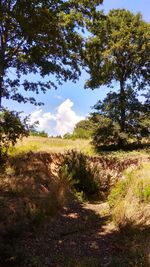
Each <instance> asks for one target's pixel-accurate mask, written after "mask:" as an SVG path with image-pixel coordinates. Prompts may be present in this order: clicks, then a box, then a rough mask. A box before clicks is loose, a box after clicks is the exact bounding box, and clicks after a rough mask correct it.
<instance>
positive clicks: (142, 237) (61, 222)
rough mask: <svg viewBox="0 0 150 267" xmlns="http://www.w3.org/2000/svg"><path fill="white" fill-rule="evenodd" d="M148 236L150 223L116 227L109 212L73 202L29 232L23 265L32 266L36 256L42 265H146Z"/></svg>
mask: <svg viewBox="0 0 150 267" xmlns="http://www.w3.org/2000/svg"><path fill="white" fill-rule="evenodd" d="M149 240H150V228H149V227H145V228H143V227H140V226H137V227H134V226H133V225H131V224H128V226H126V227H124V228H122V229H120V230H118V229H116V228H115V227H114V228H112V227H111V223H110V217H109V216H107V215H106V216H99V215H98V214H97V213H95V211H94V210H91V209H88V208H86V207H85V206H84V205H82V204H80V203H78V202H73V203H72V204H71V205H69V206H67V207H65V208H64V209H63V210H62V212H61V213H60V214H59V215H58V216H57V217H55V218H54V219H53V220H52V221H49V222H47V224H46V225H45V227H42V228H41V229H40V230H39V233H38V234H37V233H34V234H31V233H30V234H29V235H28V237H27V238H26V241H25V243H24V246H25V247H26V248H27V250H26V262H25V265H23V266H34V265H33V262H34V261H35V260H36V261H37V265H36V266H43V267H44V266H45V267H46V266H48V267H56V266H57V267H88V266H91V267H95V266H96V267H97V266H99V267H101V266H102V267H104V266H110V267H119V266H120V267H128V266H132V267H135V266H143V267H148V266H150V261H149V260H150V259H149V258H148V255H149V253H150V247H149ZM31 251H32V252H31ZM149 256H150V255H149Z"/></svg>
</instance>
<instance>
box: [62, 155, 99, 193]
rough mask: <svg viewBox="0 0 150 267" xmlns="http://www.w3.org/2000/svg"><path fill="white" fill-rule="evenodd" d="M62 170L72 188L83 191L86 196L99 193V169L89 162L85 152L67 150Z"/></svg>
mask: <svg viewBox="0 0 150 267" xmlns="http://www.w3.org/2000/svg"><path fill="white" fill-rule="evenodd" d="M60 172H61V175H62V173H63V174H65V176H66V177H67V178H68V179H69V181H70V184H71V185H72V188H73V189H75V190H76V191H77V192H80V193H83V194H84V196H85V197H87V198H89V197H91V196H94V195H98V194H99V189H100V179H99V170H98V168H97V166H95V167H93V166H91V165H90V164H89V162H88V161H87V157H86V156H85V155H84V154H83V153H81V152H77V151H74V150H72V151H70V152H67V154H66V155H65V158H64V161H63V164H62V167H61V170H60Z"/></svg>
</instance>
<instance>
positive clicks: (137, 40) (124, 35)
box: [85, 9, 150, 132]
mask: <svg viewBox="0 0 150 267" xmlns="http://www.w3.org/2000/svg"><path fill="white" fill-rule="evenodd" d="M89 31H90V32H91V34H92V36H91V37H90V38H89V39H88V40H87V43H86V51H85V65H86V66H87V71H88V73H89V75H90V78H89V80H88V81H87V83H86V87H89V88H92V89H95V88H98V87H99V86H102V85H107V86H108V87H113V82H114V81H116V82H117V83H118V85H119V94H115V93H114V94H109V95H108V97H107V100H108V99H109V102H110V105H111V104H113V107H114V108H113V110H112V113H113V114H111V115H113V117H114V116H115V117H116V116H117V118H115V119H117V121H118V123H119V125H120V129H121V132H125V129H126V121H127V116H128V113H127V112H126V108H127V107H126V105H128V101H126V97H127V95H128V92H129V91H128V88H132V90H134V92H136V90H142V89H145V90H147V89H148V86H149V85H150V79H149V77H150V54H149V49H150V42H149V40H150V24H149V23H146V22H145V21H143V20H142V17H141V15H140V14H139V13H138V14H136V15H135V14H133V13H131V12H130V11H128V10H124V9H116V10H115V9H113V10H111V11H110V12H109V14H108V15H107V16H104V17H103V18H102V14H101V12H99V14H97V17H96V18H95V19H94V20H93V22H92V23H89ZM132 97H133V98H134V99H133V100H134V108H135V105H136V102H137V99H136V95H134V94H133V93H132ZM128 99H129V100H131V98H128ZM107 102H108V101H107ZM105 104H106V103H105V102H104V104H103V107H104V106H105ZM115 104H117V107H116V109H117V114H116V115H114V112H115ZM137 104H139V103H138V102H137ZM108 108H109V107H108ZM130 108H131V104H130ZM109 110H111V109H110V108H109ZM132 115H133V113H132ZM130 116H131V113H130ZM133 120H134V119H133Z"/></svg>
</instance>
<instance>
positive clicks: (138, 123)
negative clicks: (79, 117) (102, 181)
mask: <svg viewBox="0 0 150 267" xmlns="http://www.w3.org/2000/svg"><path fill="white" fill-rule="evenodd" d="M145 97H146V96H145ZM119 100H120V93H116V92H110V93H108V94H107V96H106V98H105V99H104V100H103V101H98V102H97V104H96V105H95V106H94V107H93V108H94V109H95V112H94V113H92V116H93V118H95V116H96V114H97V115H99V116H101V117H100V123H99V126H98V127H97V128H96V131H95V132H94V135H93V136H94V143H95V145H96V146H98V140H99V141H100V140H101V142H100V143H103V144H109V143H113V144H118V143H120V140H124V143H127V142H128V141H129V138H132V139H133V138H135V137H136V138H137V140H138V142H139V139H140V138H141V139H142V137H148V136H149V130H148V124H149V125H150V105H149V104H148V103H147V99H145V101H144V102H140V100H139V99H138V95H137V93H136V92H135V91H134V90H132V89H131V88H130V87H128V89H126V92H125V118H126V120H125V129H124V132H121V129H120V117H121V111H120V101H119ZM91 118H92V117H91ZM99 135H101V136H99ZM115 138H116V140H115ZM102 140H103V141H102Z"/></svg>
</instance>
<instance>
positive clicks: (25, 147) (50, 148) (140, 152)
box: [9, 136, 150, 159]
mask: <svg viewBox="0 0 150 267" xmlns="http://www.w3.org/2000/svg"><path fill="white" fill-rule="evenodd" d="M90 141H91V140H84V139H77V140H67V139H61V138H47V137H37V136H29V137H28V138H23V140H22V141H18V143H17V144H16V146H15V147H12V148H11V149H10V151H9V153H10V155H16V154H19V153H24V152H28V151H33V152H38V151H43V152H49V153H64V152H65V151H67V150H72V149H75V150H77V151H81V152H83V153H85V154H86V155H89V156H97V155H100V156H109V157H110V156H111V157H117V158H119V159H124V158H139V157H140V158H145V159H147V158H148V157H149V155H150V150H149V149H148V148H147V149H135V150H132V151H123V150H118V151H107V152H106V151H101V152H99V153H97V152H96V151H95V150H94V147H93V146H92V144H91V142H90Z"/></svg>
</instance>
